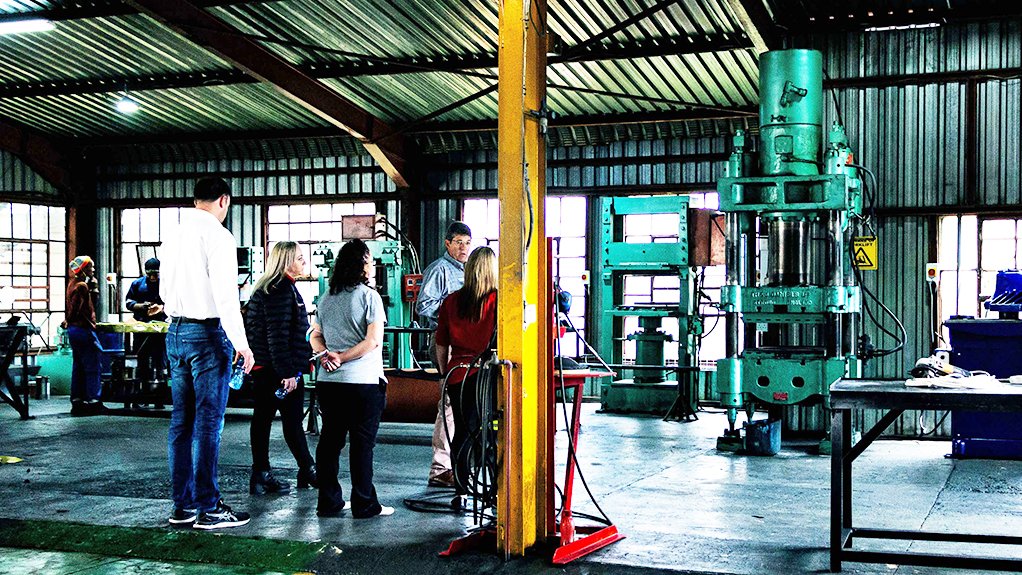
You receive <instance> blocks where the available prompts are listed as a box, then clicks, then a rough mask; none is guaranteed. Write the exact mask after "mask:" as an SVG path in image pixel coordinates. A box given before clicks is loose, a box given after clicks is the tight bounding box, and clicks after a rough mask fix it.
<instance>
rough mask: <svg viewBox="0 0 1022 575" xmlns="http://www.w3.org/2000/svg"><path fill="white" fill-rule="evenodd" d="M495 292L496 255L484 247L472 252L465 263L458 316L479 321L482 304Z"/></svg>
mask: <svg viewBox="0 0 1022 575" xmlns="http://www.w3.org/2000/svg"><path fill="white" fill-rule="evenodd" d="M495 291H497V255H496V254H494V253H493V250H491V249H490V248H488V247H486V246H481V247H478V248H476V249H474V250H472V253H471V254H469V256H468V261H467V262H465V285H463V286H462V288H461V294H460V295H459V296H458V316H460V317H461V318H463V319H470V320H472V321H479V320H480V319H482V315H483V303H484V302H485V301H486V298H487V297H488V296H489V295H490V294H491V293H493V292H495Z"/></svg>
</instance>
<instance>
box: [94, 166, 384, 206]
mask: <svg viewBox="0 0 1022 575" xmlns="http://www.w3.org/2000/svg"><path fill="white" fill-rule="evenodd" d="M206 174H216V175H218V176H221V177H223V178H226V179H227V180H228V181H230V182H231V186H232V188H233V190H234V194H235V198H236V200H237V201H240V202H244V201H245V200H246V199H250V198H251V199H255V198H266V197H293V196H303V197H313V198H316V197H318V198H321V199H322V198H326V197H329V198H330V199H331V200H335V201H344V200H343V198H337V196H344V195H359V194H378V193H387V192H395V191H396V188H395V186H394V183H393V182H392V181H391V180H390V179H389V178H387V176H386V175H385V174H384V173H383V172H382V171H381V170H380V169H379V167H378V166H376V163H375V161H374V160H373V159H372V157H371V156H368V155H365V156H338V157H326V158H301V159H284V160H219V161H218V160H211V161H208V162H181V163H174V162H167V163H160V164H141V165H128V164H114V165H109V166H101V167H100V169H99V171H98V184H97V192H96V193H97V198H98V199H99V201H100V202H109V201H120V202H124V203H129V202H132V201H138V202H144V201H148V200H151V199H153V198H159V199H165V200H166V199H181V200H186V201H187V200H189V199H190V198H191V191H192V184H193V183H194V182H195V180H196V179H197V178H199V177H202V176H203V175H206Z"/></svg>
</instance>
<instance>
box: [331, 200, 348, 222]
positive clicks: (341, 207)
mask: <svg viewBox="0 0 1022 575" xmlns="http://www.w3.org/2000/svg"><path fill="white" fill-rule="evenodd" d="M332 210H333V219H334V220H336V221H338V222H339V221H341V217H342V216H350V215H351V214H352V211H353V210H352V209H351V204H334V205H333V206H332Z"/></svg>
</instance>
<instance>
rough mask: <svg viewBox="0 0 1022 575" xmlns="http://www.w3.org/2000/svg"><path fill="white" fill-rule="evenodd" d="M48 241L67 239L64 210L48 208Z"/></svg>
mask: <svg viewBox="0 0 1022 575" xmlns="http://www.w3.org/2000/svg"><path fill="white" fill-rule="evenodd" d="M50 239H51V240H60V241H64V240H65V239H67V213H66V212H65V210H64V208H50Z"/></svg>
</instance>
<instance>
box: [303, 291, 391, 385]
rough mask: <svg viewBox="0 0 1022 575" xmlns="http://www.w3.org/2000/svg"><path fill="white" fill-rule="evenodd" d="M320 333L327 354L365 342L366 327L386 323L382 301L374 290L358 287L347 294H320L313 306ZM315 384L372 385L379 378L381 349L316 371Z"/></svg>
mask: <svg viewBox="0 0 1022 575" xmlns="http://www.w3.org/2000/svg"><path fill="white" fill-rule="evenodd" d="M316 314H317V316H318V319H319V325H320V329H322V330H323V337H324V338H325V339H326V347H327V349H329V350H330V351H344V350H346V349H349V348H351V347H354V346H355V345H357V344H358V343H360V342H361V341H362V340H364V339H365V338H366V332H367V331H368V330H369V324H371V323H374V322H377V321H380V320H383V322H384V323H386V321H387V313H386V311H385V310H384V309H383V299H382V298H381V297H380V294H379V293H377V292H376V290H374V289H372V288H370V287H368V286H364V285H358V286H355V287H354V288H352V289H351V290H346V289H342V290H341V291H340V292H339V293H336V294H330V293H326V294H323V297H322V298H320V300H319V303H318V304H316ZM316 377H317V380H318V381H336V382H342V383H363V384H376V383H379V382H380V380H381V379H385V378H384V377H383V346H382V345H381V346H380V347H377V348H376V349H374V350H372V351H370V352H369V353H367V354H365V355H363V356H362V357H360V358H358V359H354V360H351V361H348V362H345V363H343V364H341V367H339V368H337V369H335V370H334V371H326V370H325V369H322V368H320V369H319V372H318V373H317V375H316Z"/></svg>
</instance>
